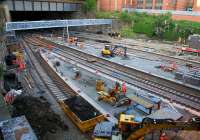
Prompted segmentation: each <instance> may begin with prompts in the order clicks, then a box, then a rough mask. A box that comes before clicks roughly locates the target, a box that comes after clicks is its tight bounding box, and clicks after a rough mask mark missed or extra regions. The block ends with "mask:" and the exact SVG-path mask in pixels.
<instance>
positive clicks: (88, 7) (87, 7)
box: [83, 0, 96, 13]
mask: <svg viewBox="0 0 200 140" xmlns="http://www.w3.org/2000/svg"><path fill="white" fill-rule="evenodd" d="M83 10H84V12H86V13H87V12H92V11H95V10H96V0H85V2H84V4H83Z"/></svg>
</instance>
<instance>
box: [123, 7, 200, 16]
mask: <svg viewBox="0 0 200 140" xmlns="http://www.w3.org/2000/svg"><path fill="white" fill-rule="evenodd" d="M123 11H128V12H138V13H149V14H166V13H171V14H173V15H184V16H200V12H194V11H176V10H156V9H135V8H123Z"/></svg>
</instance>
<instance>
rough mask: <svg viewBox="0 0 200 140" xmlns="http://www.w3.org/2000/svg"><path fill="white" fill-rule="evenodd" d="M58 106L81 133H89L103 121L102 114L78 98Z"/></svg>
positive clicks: (70, 99)
mask: <svg viewBox="0 0 200 140" xmlns="http://www.w3.org/2000/svg"><path fill="white" fill-rule="evenodd" d="M60 106H61V107H62V109H63V111H64V112H65V114H66V115H67V116H68V117H69V118H70V119H71V120H72V121H73V123H74V124H75V125H76V126H77V127H78V128H79V129H80V130H81V131H82V132H87V131H90V130H91V129H93V128H94V127H95V126H96V124H97V123H98V122H101V121H103V120H104V119H105V117H104V115H103V114H101V113H100V112H99V111H98V110H97V109H96V108H94V107H93V106H92V105H91V104H90V103H88V102H87V101H86V100H85V99H83V98H82V97H80V96H74V97H72V98H69V99H66V100H63V101H60Z"/></svg>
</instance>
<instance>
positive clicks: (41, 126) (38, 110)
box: [13, 96, 68, 139]
mask: <svg viewBox="0 0 200 140" xmlns="http://www.w3.org/2000/svg"><path fill="white" fill-rule="evenodd" d="M13 106H14V109H13V117H16V116H21V115H25V116H26V118H27V119H28V121H29V123H30V125H31V127H32V128H33V130H34V132H35V133H36V135H37V137H38V139H42V138H43V137H44V136H45V135H46V134H47V132H50V133H56V130H57V129H59V128H61V129H63V130H64V129H67V128H68V127H67V125H66V124H64V122H63V121H61V118H60V116H59V115H57V114H55V113H54V112H53V111H52V110H51V108H50V104H49V103H48V102H47V101H46V100H45V99H44V98H43V99H40V98H35V97H31V96H18V97H17V98H16V99H15V101H14V102H13Z"/></svg>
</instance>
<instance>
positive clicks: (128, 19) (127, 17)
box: [120, 12, 132, 23]
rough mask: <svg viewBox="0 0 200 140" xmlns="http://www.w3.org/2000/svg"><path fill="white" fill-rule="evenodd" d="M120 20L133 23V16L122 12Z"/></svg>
mask: <svg viewBox="0 0 200 140" xmlns="http://www.w3.org/2000/svg"><path fill="white" fill-rule="evenodd" d="M120 19H121V20H122V21H124V22H128V23H131V22H132V16H131V14H129V13H127V12H121V14H120Z"/></svg>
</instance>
